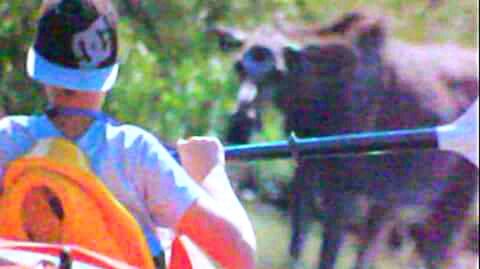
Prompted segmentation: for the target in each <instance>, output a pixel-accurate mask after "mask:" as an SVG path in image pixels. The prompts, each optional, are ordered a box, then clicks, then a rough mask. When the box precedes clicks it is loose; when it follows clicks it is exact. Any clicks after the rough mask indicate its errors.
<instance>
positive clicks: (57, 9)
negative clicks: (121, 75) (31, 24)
mask: <svg viewBox="0 0 480 269" xmlns="http://www.w3.org/2000/svg"><path fill="white" fill-rule="evenodd" d="M117 18H118V16H117V13H116V10H115V8H114V6H113V4H112V3H111V1H110V0H44V1H43V5H42V8H41V14H40V19H39V20H38V22H37V34H36V38H35V41H34V44H33V46H32V47H31V48H30V50H29V52H28V59H27V72H28V75H29V76H30V77H31V78H33V79H34V80H36V81H38V82H40V83H41V84H42V85H44V86H45V87H44V88H45V91H46V94H47V97H48V101H49V102H50V103H51V104H53V105H61V106H73V107H89V106H92V105H93V104H96V103H100V104H99V105H100V106H101V104H102V102H103V99H104V97H105V95H106V92H108V91H109V90H110V89H111V88H112V86H113V84H114V82H115V80H116V77H117V74H118V63H117V50H118V41H117ZM93 107H95V106H94V105H93Z"/></svg>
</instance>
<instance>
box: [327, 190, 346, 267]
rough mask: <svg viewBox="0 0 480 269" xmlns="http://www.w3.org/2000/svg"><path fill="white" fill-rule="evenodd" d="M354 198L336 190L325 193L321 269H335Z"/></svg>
mask: <svg viewBox="0 0 480 269" xmlns="http://www.w3.org/2000/svg"><path fill="white" fill-rule="evenodd" d="M353 200H354V199H353V197H351V195H349V194H345V193H339V192H337V191H335V190H329V191H324V206H325V223H324V225H323V241H322V248H321V250H320V252H321V253H320V264H319V267H318V268H319V269H333V268H334V267H335V262H336V260H337V256H338V253H339V252H340V248H341V246H342V243H343V239H344V236H345V232H346V231H347V229H346V228H347V224H348V222H349V221H350V218H349V216H348V215H349V207H351V206H352V201H353Z"/></svg>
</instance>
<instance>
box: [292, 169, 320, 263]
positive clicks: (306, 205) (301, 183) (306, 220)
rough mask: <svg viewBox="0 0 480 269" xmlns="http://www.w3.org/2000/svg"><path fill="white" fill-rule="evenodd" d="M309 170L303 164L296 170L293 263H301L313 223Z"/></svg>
mask: <svg viewBox="0 0 480 269" xmlns="http://www.w3.org/2000/svg"><path fill="white" fill-rule="evenodd" d="M307 170H308V168H307V167H305V166H304V165H303V164H302V163H299V166H298V167H297V169H296V170H295V176H294V178H293V186H292V187H293V200H292V205H291V224H292V225H291V226H292V237H291V241H290V250H289V251H290V256H291V258H292V261H293V263H296V262H298V261H299V259H300V257H301V254H302V250H303V248H304V245H305V237H306V235H307V234H308V230H309V227H310V224H311V221H312V204H311V203H312V201H313V198H314V197H313V195H314V192H313V190H312V184H311V181H312V180H313V179H312V178H309V177H308V173H307Z"/></svg>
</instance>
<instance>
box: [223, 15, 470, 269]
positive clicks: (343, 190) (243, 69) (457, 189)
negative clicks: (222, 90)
mask: <svg viewBox="0 0 480 269" xmlns="http://www.w3.org/2000/svg"><path fill="white" fill-rule="evenodd" d="M215 32H216V33H217V34H218V36H219V37H220V44H221V46H222V48H223V49H231V48H235V47H236V48H238V49H239V53H238V54H237V56H236V62H235V69H236V72H237V73H238V76H239V78H240V81H241V86H240V89H239V94H238V100H237V109H236V111H235V113H234V114H233V115H232V117H231V119H230V132H229V134H228V136H227V138H228V140H229V141H230V142H233V143H245V142H247V140H248V138H249V136H250V133H251V132H252V129H253V128H254V127H257V128H258V127H260V126H261V124H260V120H261V108H262V107H263V104H264V103H265V102H267V101H272V100H273V103H274V104H275V105H276V106H277V107H278V108H280V110H281V111H282V112H283V114H284V127H285V131H286V132H287V133H289V132H290V131H295V133H296V134H297V135H298V136H301V137H310V136H322V135H331V134H338V133H351V132H364V131H372V130H388V129H390V130H392V129H403V128H417V127H425V126H436V125H440V124H444V123H447V122H451V121H452V120H454V119H455V118H457V117H458V116H459V115H460V114H461V113H462V112H464V111H465V110H466V108H467V107H468V106H469V104H471V103H472V102H473V100H474V99H475V98H477V96H478V74H477V68H478V60H477V59H478V54H477V53H476V52H475V51H473V50H469V49H464V48H461V47H459V46H457V45H454V44H443V45H435V44H431V45H412V44H408V43H405V42H401V41H398V40H394V39H392V38H390V37H389V36H388V33H387V29H386V27H385V23H384V22H383V21H382V19H381V18H378V17H375V16H369V15H365V14H364V13H361V12H352V13H350V14H347V15H345V16H343V17H342V18H340V19H339V20H338V21H337V22H335V23H333V24H331V25H329V26H326V27H296V26H290V25H286V24H284V25H280V24H277V25H276V26H263V27H259V28H258V29H256V30H255V31H253V32H250V33H243V32H241V31H239V30H235V31H232V29H228V28H218V29H215ZM235 37H241V38H240V39H238V38H235ZM294 42H297V44H299V45H300V46H299V48H300V49H295V48H292V46H291V44H292V43H294ZM293 189H294V191H293V193H294V199H293V204H292V228H293V236H292V241H291V246H290V254H291V255H292V256H293V258H294V259H297V258H298V257H299V253H300V249H301V245H302V241H303V240H302V235H303V232H304V230H305V226H306V225H307V223H308V216H309V214H308V213H306V212H308V211H310V210H311V205H310V204H309V202H310V201H313V200H314V199H313V196H314V195H315V191H314V190H318V189H319V190H320V192H321V196H322V200H323V207H324V208H325V215H326V217H325V221H324V223H323V227H324V229H323V230H324V231H323V235H324V236H323V243H322V251H321V254H320V256H321V258H320V265H319V268H321V269H327V268H333V267H334V264H335V260H336V257H337V254H338V250H339V248H340V246H341V242H342V238H343V236H344V230H345V227H346V226H347V225H348V223H349V222H350V220H349V219H350V216H352V215H356V214H355V213H356V208H357V207H356V202H355V201H356V199H357V198H358V197H366V198H367V200H368V201H369V212H368V216H367V218H366V219H365V225H364V226H363V229H362V231H361V233H362V235H363V240H362V241H361V242H362V245H361V246H360V247H359V249H360V251H359V256H358V259H357V263H356V268H358V269H360V268H367V267H368V265H369V264H370V263H371V261H372V260H373V258H374V256H375V254H376V250H377V249H378V247H379V245H380V243H381V242H382V238H384V237H385V236H386V235H388V232H389V228H391V227H393V223H394V222H395V221H396V219H397V218H398V216H399V215H400V214H399V212H400V211H401V210H402V209H403V208H405V207H411V206H414V207H416V208H420V207H421V208H424V209H425V210H426V212H428V214H425V215H424V218H422V219H421V220H418V221H415V222H417V223H416V225H415V229H414V232H412V234H413V235H414V237H415V238H416V241H417V242H416V246H417V251H418V253H419V255H420V256H421V257H422V258H423V261H424V263H425V265H426V267H427V268H439V267H440V266H443V265H445V264H447V263H448V261H449V258H451V257H454V256H455V253H456V251H457V249H455V247H454V246H458V245H459V244H454V241H455V240H454V239H455V238H456V237H457V235H458V232H459V231H462V230H465V229H463V227H464V226H465V222H466V216H467V215H468V214H467V211H468V208H469V206H470V205H471V203H472V201H473V199H474V197H475V194H476V192H477V191H478V168H476V167H475V166H473V165H471V164H470V163H468V162H467V161H465V160H463V159H462V158H459V157H458V156H456V155H454V154H451V153H446V152H434V151H428V152H403V153H398V154H390V155H369V156H362V157H342V158H332V159H327V160H318V159H301V160H299V163H298V167H297V169H296V172H295V176H294V181H293ZM306 218H307V219H306ZM459 237H461V236H459Z"/></svg>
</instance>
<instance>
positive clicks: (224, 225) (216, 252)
mask: <svg viewBox="0 0 480 269" xmlns="http://www.w3.org/2000/svg"><path fill="white" fill-rule="evenodd" d="M178 150H179V153H180V158H181V161H182V165H183V166H184V167H185V169H186V170H187V172H188V173H189V175H190V176H191V177H192V178H193V179H194V180H196V181H197V182H198V183H199V184H200V185H201V186H202V187H203V188H204V189H205V190H206V191H207V193H208V194H209V196H201V197H200V198H198V199H197V201H196V202H194V203H193V205H192V206H190V208H189V209H187V211H186V212H185V214H184V215H183V217H182V218H181V219H180V222H179V223H178V225H177V231H179V232H180V233H182V234H185V235H187V236H188V237H189V238H190V239H191V240H192V241H193V242H194V243H196V244H197V245H198V246H199V247H200V248H201V249H202V250H203V251H205V252H206V253H207V254H208V255H209V256H210V257H212V258H213V259H214V260H215V261H216V262H218V263H219V264H220V265H221V266H223V267H224V268H228V269H230V268H232V269H233V268H235V269H237V268H239V269H249V268H255V249H256V242H255V234H254V232H253V227H252V225H251V223H250V220H249V219H248V216H247V214H246V212H245V210H244V209H243V207H242V205H241V204H240V202H239V201H238V199H237V197H236V195H235V193H234V191H233V189H232V186H231V184H230V181H229V179H228V176H227V174H226V172H225V167H224V165H225V159H224V152H223V148H222V145H221V143H220V142H219V141H218V140H217V139H215V138H206V137H201V138H200V137H194V138H191V139H189V140H188V141H184V140H182V141H179V143H178Z"/></svg>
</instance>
